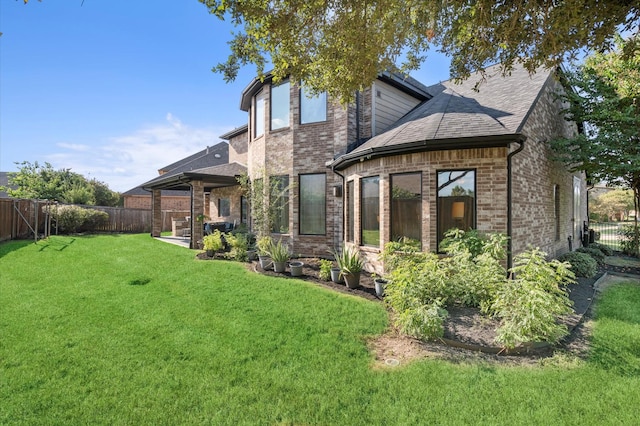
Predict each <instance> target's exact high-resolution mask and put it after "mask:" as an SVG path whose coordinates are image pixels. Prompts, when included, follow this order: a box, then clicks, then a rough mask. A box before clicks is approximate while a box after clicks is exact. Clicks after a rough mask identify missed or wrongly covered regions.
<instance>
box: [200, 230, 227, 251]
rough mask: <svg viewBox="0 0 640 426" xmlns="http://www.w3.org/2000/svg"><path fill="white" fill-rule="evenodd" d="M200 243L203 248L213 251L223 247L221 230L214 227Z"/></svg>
mask: <svg viewBox="0 0 640 426" xmlns="http://www.w3.org/2000/svg"><path fill="white" fill-rule="evenodd" d="M202 244H203V246H204V249H205V250H212V251H214V252H216V251H220V250H222V249H223V248H224V243H223V242H222V232H221V231H220V230H219V229H215V230H214V231H213V232H212V233H211V234H209V235H205V237H204V238H203V239H202Z"/></svg>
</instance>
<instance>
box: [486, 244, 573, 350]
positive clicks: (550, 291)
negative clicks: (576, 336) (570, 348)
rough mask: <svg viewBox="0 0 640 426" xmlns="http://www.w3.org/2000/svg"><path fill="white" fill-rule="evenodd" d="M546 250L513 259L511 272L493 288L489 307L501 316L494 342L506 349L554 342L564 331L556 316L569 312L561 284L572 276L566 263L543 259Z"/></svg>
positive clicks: (565, 328) (527, 252) (526, 253)
mask: <svg viewBox="0 0 640 426" xmlns="http://www.w3.org/2000/svg"><path fill="white" fill-rule="evenodd" d="M545 256H546V253H544V252H542V251H540V250H538V249H532V250H528V251H526V252H523V253H521V254H519V255H518V256H516V257H515V258H514V267H513V268H512V269H511V273H512V274H513V275H514V278H513V279H510V280H506V281H505V282H504V285H502V286H500V287H499V288H498V290H497V294H496V298H495V300H494V301H493V303H492V306H491V310H492V311H493V312H494V313H495V315H496V316H497V317H499V318H500V319H501V324H500V327H499V328H498V330H497V338H496V341H497V342H498V343H500V344H502V345H504V346H505V347H507V348H513V347H515V346H517V345H519V344H521V343H525V342H541V341H542V342H551V343H555V342H558V341H559V340H560V339H561V338H562V337H563V336H565V335H566V334H567V332H568V331H567V327H566V326H565V325H563V324H559V323H558V322H557V319H558V317H559V316H560V315H565V314H568V313H570V312H571V305H572V303H571V301H570V300H569V297H568V295H567V292H566V290H565V289H564V287H565V286H566V285H568V284H570V283H573V282H574V278H575V276H574V275H573V273H572V272H571V270H570V269H569V266H570V265H569V264H568V263H563V262H559V261H557V260H552V261H551V262H547V261H545Z"/></svg>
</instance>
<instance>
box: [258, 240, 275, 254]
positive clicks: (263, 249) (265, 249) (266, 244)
mask: <svg viewBox="0 0 640 426" xmlns="http://www.w3.org/2000/svg"><path fill="white" fill-rule="evenodd" d="M272 244H273V239H272V238H271V237H270V236H268V235H264V236H262V237H259V238H258V241H257V242H256V247H257V248H258V254H260V255H262V256H268V255H269V248H270V247H271V245H272Z"/></svg>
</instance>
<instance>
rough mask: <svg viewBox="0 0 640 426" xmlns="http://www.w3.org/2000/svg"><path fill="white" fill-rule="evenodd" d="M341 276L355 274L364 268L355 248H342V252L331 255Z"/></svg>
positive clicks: (358, 252)
mask: <svg viewBox="0 0 640 426" xmlns="http://www.w3.org/2000/svg"><path fill="white" fill-rule="evenodd" d="M333 255H334V257H335V258H336V262H337V263H338V268H340V272H341V273H342V274H357V273H358V272H360V271H362V268H364V261H363V260H362V257H361V256H360V250H359V249H358V248H357V247H347V246H343V247H342V250H340V251H337V250H336V251H335V252H334V253H333Z"/></svg>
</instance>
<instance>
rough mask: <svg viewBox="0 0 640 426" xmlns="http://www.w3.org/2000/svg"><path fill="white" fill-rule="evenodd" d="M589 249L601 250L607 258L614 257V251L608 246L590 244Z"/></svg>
mask: <svg viewBox="0 0 640 426" xmlns="http://www.w3.org/2000/svg"><path fill="white" fill-rule="evenodd" d="M589 247H590V248H594V249H598V250H600V251H601V252H602V253H604V255H605V256H613V249H612V248H611V247H609V246H608V245H606V244H601V243H590V244H589Z"/></svg>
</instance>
